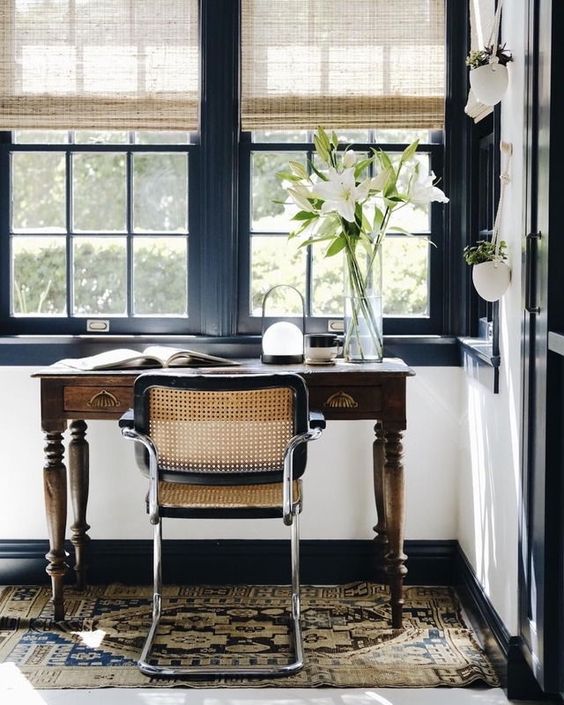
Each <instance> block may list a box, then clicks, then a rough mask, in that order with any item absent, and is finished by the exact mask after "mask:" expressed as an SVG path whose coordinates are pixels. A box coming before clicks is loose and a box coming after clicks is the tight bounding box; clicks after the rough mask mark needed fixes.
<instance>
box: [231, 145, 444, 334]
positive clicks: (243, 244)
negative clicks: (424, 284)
mask: <svg viewBox="0 0 564 705" xmlns="http://www.w3.org/2000/svg"><path fill="white" fill-rule="evenodd" d="M337 132H338V131H337ZM430 132H431V131H430ZM442 137H443V135H442V131H435V134H434V135H432V140H431V141H429V142H426V143H425V144H421V145H420V149H419V153H421V154H428V155H429V167H430V169H431V170H432V171H434V173H435V175H436V177H437V179H438V180H439V181H441V182H442V181H443V178H444V175H443V161H444V160H443V156H444V144H443V140H442ZM353 146H354V149H355V151H357V152H359V153H368V152H369V151H370V150H371V149H373V148H379V149H383V150H384V151H387V152H393V153H397V154H401V152H402V151H403V150H404V149H405V148H406V147H407V144H402V143H383V142H382V143H379V142H370V143H360V142H359V143H354V145H353ZM343 148H344V147H343ZM254 152H277V153H280V152H304V153H306V155H307V158H308V159H309V160H311V159H312V158H313V152H314V146H313V143H312V142H303V143H294V142H253V141H252V135H251V133H249V132H243V133H242V135H241V143H240V181H239V182H240V189H241V193H240V195H241V198H240V211H239V228H240V248H239V252H240V259H239V275H240V281H241V286H240V296H239V332H240V333H242V334H252V333H260V332H261V330H260V328H261V318H260V316H252V315H250V314H249V302H250V283H251V251H250V245H251V239H252V234H253V233H252V232H251V230H252V228H251V220H252V216H251V205H252V204H251V189H252V184H251V182H252V173H251V161H252V155H253V153H254ZM444 223H445V217H444V208H443V206H442V205H440V204H432V206H431V208H430V214H429V231H428V232H425V233H414V236H416V237H427V238H428V239H429V240H430V241H432V243H433V244H432V245H431V244H430V243H429V281H428V285H429V314H428V315H426V316H397V317H396V316H384V321H383V328H384V334H387V335H432V334H437V333H440V332H441V330H442V323H443V316H442V302H441V299H442V296H441V295H442V291H443V251H444V243H445V237H444V232H445V226H444ZM256 234H259V235H260V234H262V233H256ZM264 234H265V235H268V236H271V237H280V238H283V237H284V235H283V234H281V233H264ZM388 237H396V236H393V235H388ZM397 237H406V236H405V235H397ZM311 253H312V247H311V246H309V247H308V248H307V258H308V265H307V268H308V269H309V267H310V266H311V265H310V262H311ZM384 266H385V264H384ZM308 299H310V296H309V295H306V297H305V300H306V326H307V330H308V332H327V331H328V330H329V322H330V321H334V320H335V319H339V316H338V315H323V316H322V315H312V313H311V311H310V310H309V308H308ZM341 318H342V317H341ZM268 322H270V319H269V321H268Z"/></svg>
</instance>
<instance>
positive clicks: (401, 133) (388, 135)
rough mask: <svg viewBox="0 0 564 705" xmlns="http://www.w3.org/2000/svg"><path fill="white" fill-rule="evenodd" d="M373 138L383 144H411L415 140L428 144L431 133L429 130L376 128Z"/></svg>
mask: <svg viewBox="0 0 564 705" xmlns="http://www.w3.org/2000/svg"><path fill="white" fill-rule="evenodd" d="M372 139H373V140H374V142H380V143H382V144H411V143H412V142H415V140H419V141H420V142H421V144H428V143H430V142H431V133H430V132H429V130H374V132H373V133H372Z"/></svg>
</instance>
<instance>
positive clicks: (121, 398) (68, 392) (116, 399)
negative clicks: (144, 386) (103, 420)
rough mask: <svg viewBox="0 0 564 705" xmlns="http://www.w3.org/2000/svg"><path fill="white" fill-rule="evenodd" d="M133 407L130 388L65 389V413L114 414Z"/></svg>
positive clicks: (88, 387)
mask: <svg viewBox="0 0 564 705" xmlns="http://www.w3.org/2000/svg"><path fill="white" fill-rule="evenodd" d="M131 406H133V388H132V387H113V386H108V387H103V386H98V387H90V386H84V387H75V386H69V387H65V390H64V408H65V411H83V412H85V413H88V412H90V413H93V412H94V413H96V414H105V413H106V414H115V413H116V412H122V411H127V409H129V408H130V407H131Z"/></svg>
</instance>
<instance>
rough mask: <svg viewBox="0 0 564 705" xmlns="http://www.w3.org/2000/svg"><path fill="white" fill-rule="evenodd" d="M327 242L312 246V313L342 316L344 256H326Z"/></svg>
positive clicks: (315, 314)
mask: <svg viewBox="0 0 564 705" xmlns="http://www.w3.org/2000/svg"><path fill="white" fill-rule="evenodd" d="M326 249H327V244H325V246H323V243H321V244H320V245H319V246H317V247H315V246H314V247H312V302H311V303H312V313H313V315H314V316H342V315H343V310H344V305H345V302H344V298H343V297H344V291H343V287H344V279H343V276H344V275H343V256H342V254H338V255H334V256H333V257H325V251H326Z"/></svg>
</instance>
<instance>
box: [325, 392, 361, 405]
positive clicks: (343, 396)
mask: <svg viewBox="0 0 564 705" xmlns="http://www.w3.org/2000/svg"><path fill="white" fill-rule="evenodd" d="M324 406H330V407H331V408H333V409H356V408H357V407H358V402H357V401H356V400H355V399H354V398H353V397H351V395H350V394H347V393H346V392H335V394H331V396H330V397H329V398H328V399H327V401H326V402H325V404H324Z"/></svg>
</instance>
